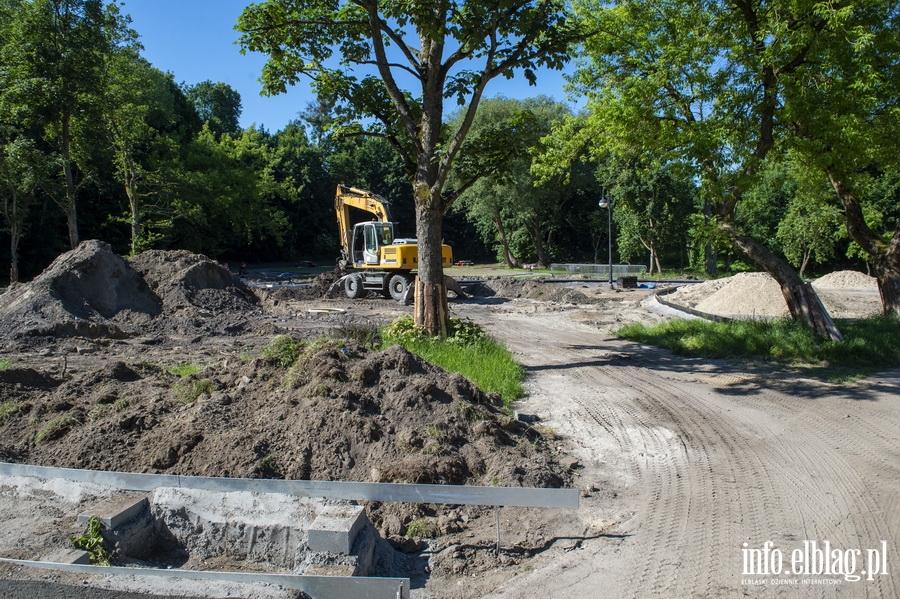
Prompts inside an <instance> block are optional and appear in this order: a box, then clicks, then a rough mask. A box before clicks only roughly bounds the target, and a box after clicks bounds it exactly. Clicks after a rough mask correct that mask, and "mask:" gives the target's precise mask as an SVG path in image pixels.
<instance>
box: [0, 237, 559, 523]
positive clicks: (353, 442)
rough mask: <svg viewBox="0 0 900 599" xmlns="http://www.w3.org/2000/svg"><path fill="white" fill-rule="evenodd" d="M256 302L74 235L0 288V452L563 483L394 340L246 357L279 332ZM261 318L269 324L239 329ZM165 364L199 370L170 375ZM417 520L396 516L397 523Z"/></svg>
mask: <svg viewBox="0 0 900 599" xmlns="http://www.w3.org/2000/svg"><path fill="white" fill-rule="evenodd" d="M326 284H327V281H325V280H324V279H322V282H321V283H320V287H324V286H326ZM314 289H315V292H316V293H318V292H319V291H321V288H314ZM280 293H282V295H284V294H286V293H287V294H289V293H294V292H293V291H288V290H284V291H283V292H280ZM307 293H308V292H307ZM288 299H289V298H287V297H282V301H287V300H288ZM381 301H384V300H381ZM260 305H261V304H260V302H259V301H258V299H257V297H256V296H255V295H254V294H253V292H252V291H251V290H250V289H248V288H247V287H246V286H245V285H243V284H242V283H241V282H240V281H236V280H235V279H234V278H233V277H232V275H231V274H230V273H229V272H228V271H227V270H226V269H224V268H223V267H221V266H220V265H218V264H217V263H215V262H213V261H211V260H208V259H206V258H205V257H203V256H198V255H193V254H189V253H187V252H181V251H178V252H166V251H151V252H145V253H144V254H141V255H139V256H137V257H136V258H134V259H132V260H127V261H126V260H123V259H122V258H120V257H118V256H115V255H114V254H113V253H112V252H111V251H110V249H109V246H107V245H106V244H103V243H100V242H85V243H83V244H81V245H80V246H79V248H78V249H76V250H74V251H73V252H70V253H68V254H65V255H63V256H61V257H60V258H59V259H58V260H56V261H55V262H54V263H53V264H52V265H51V266H50V267H49V268H48V269H47V271H45V272H44V273H43V274H42V275H41V276H40V277H38V278H37V279H36V280H35V281H34V282H32V283H29V284H27V285H21V286H19V287H17V288H16V289H14V290H11V291H10V292H9V293H8V294H6V295H4V296H3V297H2V298H0V318H2V323H3V327H4V331H3V332H4V333H5V334H6V335H5V336H6V337H7V339H9V341H8V342H7V345H6V347H5V348H4V349H5V351H4V354H5V355H8V356H12V358H11V359H12V361H13V364H12V366H11V367H9V368H7V369H6V370H4V371H0V404H2V411H0V460H6V461H14V462H25V463H31V464H40V465H52V466H62V467H71V468H88V469H99V470H116V471H131V472H158V473H170V474H186V475H206V476H233V477H274V478H290V479H317V480H357V481H379V482H385V481H390V482H400V481H402V482H419V483H439V484H481V485H491V484H500V485H524V486H560V485H562V484H564V482H565V478H566V477H567V476H568V474H567V472H566V471H565V469H564V468H562V467H561V466H560V465H559V464H558V463H557V461H556V459H555V457H554V455H553V454H552V452H551V451H549V449H548V448H547V447H546V445H545V444H544V443H543V442H542V439H541V437H540V435H539V434H538V433H537V432H535V431H534V430H533V429H532V428H530V427H528V426H526V425H524V424H522V423H521V422H518V421H516V420H515V419H513V418H511V417H510V416H508V415H507V414H505V413H504V412H503V411H502V410H501V409H500V407H499V406H500V398H499V397H498V396H496V395H488V394H485V393H484V392H482V391H481V390H480V389H478V388H477V387H476V386H475V385H473V384H472V383H471V382H470V381H468V380H467V379H465V378H463V377H462V376H459V375H455V374H449V373H447V372H445V371H443V370H441V369H439V368H437V367H435V366H432V365H430V364H428V363H426V362H424V361H422V360H421V359H420V358H418V357H417V356H414V355H412V354H410V353H409V352H407V351H406V350H404V349H403V348H401V347H399V346H396V347H391V348H388V349H387V350H385V351H383V352H379V351H372V350H369V349H366V348H365V347H363V346H361V345H360V344H359V343H357V342H356V341H354V340H353V339H351V338H344V339H340V338H335V339H331V340H330V341H321V340H320V341H315V340H312V339H309V338H307V339H303V338H302V337H304V335H303V334H302V332H298V331H294V332H293V333H292V334H293V336H294V338H295V340H296V341H298V342H301V343H302V344H304V345H303V346H304V348H305V349H304V352H303V353H302V357H301V359H300V360H298V362H297V363H295V364H294V365H293V366H291V367H290V368H287V367H283V366H281V365H279V364H277V363H276V362H274V361H269V360H266V359H264V358H261V357H260V353H261V350H262V348H263V346H264V345H265V344H266V343H267V342H269V341H271V339H272V338H273V337H274V336H275V334H276V333H278V332H285V330H286V329H289V328H290V327H288V326H287V325H284V324H281V325H279V324H274V323H273V321H272V320H271V319H269V317H268V316H267V315H266V314H265V313H264V311H263V309H262V308H261V307H260ZM85 323H86V324H85ZM335 324H338V325H339V323H337V321H335ZM259 330H263V331H268V333H269V334H268V335H267V336H266V335H264V336H262V337H253V338H252V342H248V341H246V339H247V334H250V335H251V336H252V335H254V334H255V332H257V331H259ZM245 343H246V345H245ZM215 350H218V351H215ZM26 354H31V355H33V356H35V358H36V359H34V360H27V359H24V356H25V355H26ZM35 354H37V355H35ZM179 363H189V364H190V365H192V366H194V367H195V369H199V371H197V372H194V373H192V374H185V373H183V372H182V373H181V374H182V376H179V375H178V374H174V373H173V372H175V371H176V370H175V369H174V368H172V366H173V365H176V364H179ZM416 515H417V514H415V513H407V514H403V518H402V520H403V522H402V524H404V525H405V524H407V523H408V521H409V520H410V519H411V518H413V517H414V516H416Z"/></svg>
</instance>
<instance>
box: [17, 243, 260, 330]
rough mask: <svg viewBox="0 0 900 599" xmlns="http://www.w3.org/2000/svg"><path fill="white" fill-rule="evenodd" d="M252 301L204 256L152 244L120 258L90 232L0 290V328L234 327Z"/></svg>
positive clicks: (255, 308) (250, 309)
mask: <svg viewBox="0 0 900 599" xmlns="http://www.w3.org/2000/svg"><path fill="white" fill-rule="evenodd" d="M258 304H259V301H258V299H257V297H256V296H255V295H254V294H253V293H252V292H251V291H250V290H249V289H248V288H247V287H246V286H245V285H244V284H243V283H241V282H240V281H237V280H235V279H234V278H233V277H232V275H231V273H230V272H229V271H228V270H227V269H225V268H223V267H222V266H221V265H219V264H218V263H217V262H214V261H212V260H210V259H208V258H206V257H205V256H202V255H199V254H191V253H189V252H185V251H159V250H153V251H148V252H144V253H142V254H140V255H138V256H137V257H135V258H133V259H131V260H125V259H123V258H122V257H120V256H118V255H116V254H115V253H113V251H112V250H111V248H110V246H109V245H108V244H106V243H103V242H101V241H96V240H90V241H84V242H82V243H81V244H80V245H79V246H78V247H77V248H76V249H74V250H72V251H70V252H66V253H65V254H62V255H61V256H59V257H58V258H57V259H56V260H54V261H53V263H52V264H50V266H48V267H47V269H46V270H44V272H42V273H41V274H40V275H39V276H38V277H37V278H35V279H34V280H33V281H31V282H30V283H27V284H24V285H17V286H15V287H13V288H11V289H10V290H8V291H7V292H6V293H4V294H3V295H0V336H2V337H4V338H6V339H13V338H21V337H27V336H42V335H47V336H55V337H89V338H95V339H96V338H113V339H122V338H126V337H134V336H138V335H141V334H144V333H147V332H151V331H161V332H166V333H171V332H181V333H186V332H191V333H196V332H197V331H201V332H202V331H212V330H215V331H223V330H231V331H232V332H233V333H236V332H239V331H240V329H241V328H242V326H243V324H244V323H245V321H246V318H245V316H246V315H247V314H248V313H249V312H254V311H257V312H258Z"/></svg>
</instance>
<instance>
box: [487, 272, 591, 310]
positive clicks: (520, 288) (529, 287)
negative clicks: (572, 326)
mask: <svg viewBox="0 0 900 599" xmlns="http://www.w3.org/2000/svg"><path fill="white" fill-rule="evenodd" d="M471 294H472V295H473V296H475V297H500V298H507V299H515V298H521V299H531V300H540V301H545V302H560V303H569V304H592V303H596V301H597V300H596V299H595V298H591V297H588V296H586V295H585V294H583V293H581V292H580V291H577V290H575V289H571V288H568V287H563V286H561V285H554V284H552V283H544V282H543V281H540V280H535V279H513V278H510V277H498V278H495V279H488V280H486V281H484V282H483V283H481V284H479V285H477V286H476V287H474V288H473V289H472V290H471Z"/></svg>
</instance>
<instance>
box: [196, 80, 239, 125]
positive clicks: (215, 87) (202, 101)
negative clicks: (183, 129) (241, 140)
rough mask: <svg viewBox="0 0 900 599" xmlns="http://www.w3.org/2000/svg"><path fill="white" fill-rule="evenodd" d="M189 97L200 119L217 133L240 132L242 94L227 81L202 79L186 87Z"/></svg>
mask: <svg viewBox="0 0 900 599" xmlns="http://www.w3.org/2000/svg"><path fill="white" fill-rule="evenodd" d="M186 95H187V97H188V99H189V100H190V101H191V102H193V103H194V107H195V109H196V110H197V114H198V116H199V117H200V120H201V121H203V122H204V123H206V124H207V125H208V126H209V129H210V130H211V131H212V132H213V133H215V134H216V135H221V134H223V133H228V134H229V135H231V136H237V135H238V134H239V133H240V130H241V128H240V125H239V124H238V123H239V121H240V119H241V108H242V107H241V94H239V93H238V91H237V90H236V89H234V88H233V87H231V86H230V85H228V84H227V83H222V82H221V81H220V82H215V83H214V82H213V81H210V80H206V81H201V82H200V83H197V84H196V85H190V86H188V87H187V89H186Z"/></svg>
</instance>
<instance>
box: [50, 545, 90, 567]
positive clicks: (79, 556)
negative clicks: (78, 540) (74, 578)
mask: <svg viewBox="0 0 900 599" xmlns="http://www.w3.org/2000/svg"><path fill="white" fill-rule="evenodd" d="M41 561H44V562H52V563H54V564H80V565H84V566H89V565H90V564H91V554H90V553H88V552H87V551H83V550H81V549H57V550H56V551H54V552H53V553H49V554H47V555H45V556H44V557H43V558H42V559H41Z"/></svg>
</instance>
